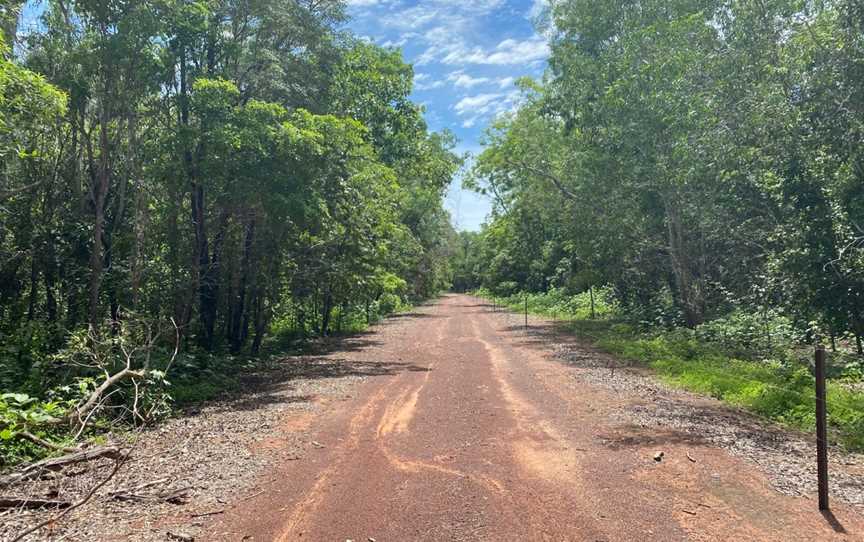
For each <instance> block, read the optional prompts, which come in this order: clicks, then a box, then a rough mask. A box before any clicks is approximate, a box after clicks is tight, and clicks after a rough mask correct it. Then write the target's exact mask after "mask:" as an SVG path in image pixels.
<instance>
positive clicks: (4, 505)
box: [0, 497, 72, 510]
mask: <svg viewBox="0 0 864 542" xmlns="http://www.w3.org/2000/svg"><path fill="white" fill-rule="evenodd" d="M70 506H72V503H71V502H69V501H58V500H54V499H33V498H30V497H0V510H6V509H9V508H17V509H30V510H32V509H41V508H68V507H70Z"/></svg>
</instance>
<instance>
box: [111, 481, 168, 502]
mask: <svg viewBox="0 0 864 542" xmlns="http://www.w3.org/2000/svg"><path fill="white" fill-rule="evenodd" d="M168 481H170V478H160V479H158V480H153V481H152V482H144V483H143V484H138V485H137V486H133V487H127V488H124V489H115V490H114V491H110V492H108V495H109V496H110V497H118V496H122V495H133V494H134V493H135V492H136V491H141V490H142V489H147V488H148V487H153V486H157V485H159V484H164V483H165V482H168ZM121 500H122V499H121Z"/></svg>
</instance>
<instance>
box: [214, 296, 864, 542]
mask: <svg viewBox="0 0 864 542" xmlns="http://www.w3.org/2000/svg"><path fill="white" fill-rule="evenodd" d="M397 320H398V324H397V325H394V326H390V329H388V326H381V328H379V331H378V332H376V333H374V334H372V335H371V336H370V340H369V341H367V342H368V343H369V344H365V345H364V346H363V347H362V348H359V349H354V350H353V351H347V352H340V353H337V354H335V355H338V356H342V357H350V359H352V360H354V359H356V360H358V361H363V362H364V363H368V362H381V363H386V364H388V367H392V366H397V367H399V368H400V370H398V371H390V372H388V373H387V374H383V375H381V376H376V377H374V378H370V379H369V380H368V381H367V382H365V383H363V384H361V385H359V386H358V387H357V388H356V390H355V391H356V393H355V394H354V395H353V397H352V398H350V399H348V400H346V401H343V402H336V403H332V404H330V405H327V407H326V408H325V409H323V414H321V415H320V416H317V417H316V418H315V419H310V420H286V427H289V428H290V427H291V426H292V424H297V425H298V426H299V425H304V426H305V425H307V424H311V425H310V426H311V427H312V428H313V434H314V438H315V441H314V447H313V450H312V451H311V452H310V454H309V455H308V456H307V457H305V458H303V459H301V460H297V461H286V462H285V463H284V464H283V465H280V466H278V468H277V469H276V470H275V471H271V472H270V473H268V477H267V481H266V483H264V484H262V487H264V488H265V491H264V492H263V493H260V494H257V495H254V494H253V495H251V496H249V497H247V499H246V500H245V501H242V502H240V503H239V504H238V505H237V506H236V507H235V508H233V509H231V510H229V511H228V512H226V513H225V514H223V515H222V516H220V517H218V518H216V519H214V520H213V523H212V524H210V525H208V526H207V533H206V535H205V536H204V537H203V538H204V539H206V540H281V541H296V540H299V541H303V540H309V541H314V542H318V541H336V542H345V541H346V540H353V541H356V542H366V541H368V540H375V541H377V542H385V541H388V542H389V541H398V542H403V541H415V540H417V541H421V540H422V541H425V540H429V541H439V540H441V541H443V540H496V541H501V540H528V541H534V540H537V541H540V540H554V541H563V540H579V541H582V540H584V541H591V542H593V541H631V540H632V541H650V540H657V541H672V540H736V541H740V540H777V541H789V540H835V539H836V540H864V519H862V516H861V515H860V512H859V511H855V510H853V509H851V508H848V507H844V506H839V505H838V506H835V510H834V514H835V515H836V522H834V525H833V527H832V524H831V522H829V521H827V520H826V518H825V517H823V516H822V515H821V514H819V513H818V512H817V511H816V510H815V507H816V506H815V502H814V501H813V500H809V499H805V498H794V497H787V496H784V495H781V494H779V493H777V492H776V491H774V490H773V489H771V488H770V486H769V485H768V483H767V481H766V479H765V477H764V476H763V475H762V474H761V473H760V472H759V471H758V470H757V469H756V468H755V467H754V466H753V465H751V464H749V463H747V462H745V461H744V460H742V459H739V458H735V457H732V456H730V455H729V454H727V453H726V452H725V451H723V450H720V449H716V448H711V447H707V446H701V445H698V444H693V443H692V442H682V441H679V440H676V439H670V438H664V435H663V434H662V433H661V432H657V431H655V430H653V429H645V428H632V427H626V426H622V425H620V423H618V424H616V422H614V421H612V419H611V418H610V417H609V413H611V412H613V411H614V410H615V409H616V408H620V406H621V401H622V399H621V398H620V397H617V398H614V399H613V398H612V397H610V396H609V394H608V393H606V392H604V391H603V390H600V389H590V388H586V386H585V385H584V384H577V383H576V382H575V380H574V379H573V378H572V377H571V376H570V375H569V374H568V372H569V371H572V368H568V367H567V366H566V365H564V364H562V363H560V362H557V361H556V360H554V359H552V357H551V356H550V354H549V353H548V352H546V351H544V349H543V348H542V347H538V346H537V345H536V344H531V343H530V342H529V341H527V340H526V339H525V337H524V336H523V335H522V334H521V333H520V332H519V331H517V330H514V329H511V328H508V327H507V326H508V325H509V322H508V319H507V318H505V317H504V316H503V315H502V314H500V313H493V312H492V311H491V307H490V306H489V305H487V304H486V303H484V302H483V301H481V300H477V299H475V298H471V297H467V296H447V297H445V298H443V299H442V300H441V301H440V302H439V303H437V304H435V305H432V306H429V307H424V308H422V309H421V310H418V311H417V313H416V314H413V315H407V316H403V317H401V318H400V319H397ZM510 322H512V320H510ZM632 400H633V401H638V400H639V398H638V397H633V398H632ZM647 437H650V438H647ZM646 442H650V443H651V444H650V445H649V444H645V443H646ZM657 450H662V451H663V452H664V453H665V456H664V458H663V460H662V461H661V462H656V461H654V453H655V451H657ZM688 454H690V456H691V457H692V458H697V461H696V462H694V461H692V460H691V459H690V458H688ZM838 531H845V533H844V532H838Z"/></svg>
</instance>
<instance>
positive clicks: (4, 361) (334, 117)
mask: <svg viewBox="0 0 864 542" xmlns="http://www.w3.org/2000/svg"><path fill="white" fill-rule="evenodd" d="M23 5H24V2H22V1H18V2H12V3H9V4H7V5H4V6H3V7H0V15H2V24H3V31H4V36H3V37H2V38H0V44H3V45H0V390H2V391H3V392H4V394H3V395H2V398H0V439H2V449H3V453H2V454H0V460H3V461H11V460H16V459H21V458H33V457H36V456H38V455H40V454H42V453H45V451H50V450H54V449H57V450H59V449H62V448H66V447H69V446H72V445H73V444H74V443H73V441H74V440H75V437H76V436H77V437H79V438H81V437H86V435H87V434H88V432H91V431H93V430H94V428H96V427H103V428H107V427H108V426H109V424H113V423H130V422H131V423H144V421H145V420H146V419H149V418H152V417H155V416H158V415H160V413H164V412H165V411H166V409H167V408H168V406H167V405H168V404H169V403H170V402H171V401H174V402H176V401H181V402H182V401H186V400H195V399H200V398H206V397H208V396H211V395H213V394H214V393H217V392H218V390H219V389H222V388H223V387H224V386H228V385H230V384H231V382H233V381H234V380H236V375H237V374H238V373H240V372H242V370H243V369H245V368H246V367H247V362H246V361H245V360H248V359H249V358H250V357H254V356H258V355H259V354H260V353H261V352H262V350H264V349H265V348H267V346H268V340H269V339H268V337H269V338H273V339H274V342H272V345H277V344H278V345H282V346H284V345H285V343H286V342H291V341H296V340H303V339H307V338H309V337H313V336H322V335H328V334H330V333H332V332H334V331H348V330H352V329H353V330H356V329H358V328H359V327H361V326H363V325H366V324H367V323H368V322H370V321H373V320H375V319H377V318H379V317H380V316H381V315H384V314H387V313H389V312H392V311H394V310H397V309H398V308H400V307H401V306H403V305H405V304H407V303H410V302H412V301H413V300H419V299H424V298H427V297H429V296H432V295H434V294H435V293H436V292H438V291H440V290H441V289H445V288H447V287H448V286H449V275H450V271H449V267H448V265H449V264H448V258H447V255H448V253H449V251H450V244H451V242H452V241H453V240H454V239H455V237H454V236H455V234H454V232H453V230H452V228H451V226H450V224H449V218H448V216H447V213H446V212H445V211H444V210H443V207H442V199H443V196H444V194H445V191H446V189H447V185H448V183H449V181H450V179H451V177H452V175H453V174H454V172H455V171H456V170H457V169H458V168H459V166H460V162H461V159H460V158H459V157H458V156H456V155H454V153H453V152H452V148H453V145H454V140H453V138H452V136H450V135H449V134H447V133H431V132H430V131H429V130H428V129H427V127H426V124H425V122H424V120H423V118H422V110H421V108H420V106H418V105H416V104H414V103H412V102H411V101H410V100H409V98H408V96H409V94H410V92H411V88H412V79H413V72H412V68H411V67H410V66H409V65H407V64H405V62H403V60H402V58H401V54H400V53H399V52H398V51H395V50H392V49H383V48H379V47H376V46H374V45H371V44H368V43H365V42H362V41H360V40H358V39H355V38H354V37H353V36H351V35H349V34H347V33H345V32H344V31H341V30H340V27H341V23H342V21H343V20H344V17H345V15H344V8H345V5H344V2H342V1H338V0H324V1H320V0H319V1H314V2H313V1H306V0H300V1H295V0H264V1H257V2H232V1H227V0H225V1H222V0H214V1H206V2H205V1H200V2H199V1H193V2H187V1H174V0H167V1H165V0H153V1H150V0H144V1H136V2H113V1H96V2H93V1H86V2H85V1H74V0H63V1H54V0H52V1H48V2H41V3H39V5H40V6H41V16H40V19H39V21H38V23H37V24H36V26H35V27H34V28H32V29H28V32H27V33H26V34H25V33H22V34H19V35H17V36H16V23H17V17H16V15H17V13H19V12H20V9H21V7H22V6H23ZM13 42H14V45H15V46H14V49H13V47H12V45H13ZM115 376H117V377H118V378H117V379H116V380H115V379H114V377H115ZM106 383H107V384H109V385H110V386H109V387H110V389H108V388H105V389H102V387H103V385H105V384H106ZM91 401H95V403H92V404H91V403H90V402H91ZM91 406H92V407H93V408H92V409H91V408H90V407H91ZM84 407H87V408H86V409H85V408H84ZM84 410H86V412H85V411H84ZM76 413H77V414H76ZM72 414H76V415H74V416H73V415H72Z"/></svg>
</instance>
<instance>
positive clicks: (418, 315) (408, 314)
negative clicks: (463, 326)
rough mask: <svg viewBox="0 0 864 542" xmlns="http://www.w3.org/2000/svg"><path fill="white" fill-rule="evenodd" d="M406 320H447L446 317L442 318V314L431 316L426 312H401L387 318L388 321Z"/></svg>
mask: <svg viewBox="0 0 864 542" xmlns="http://www.w3.org/2000/svg"><path fill="white" fill-rule="evenodd" d="M405 318H419V319H435V318H446V316H442V315H440V314H429V313H425V312H400V313H398V314H391V315H390V316H388V317H387V320H401V319H405Z"/></svg>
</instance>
